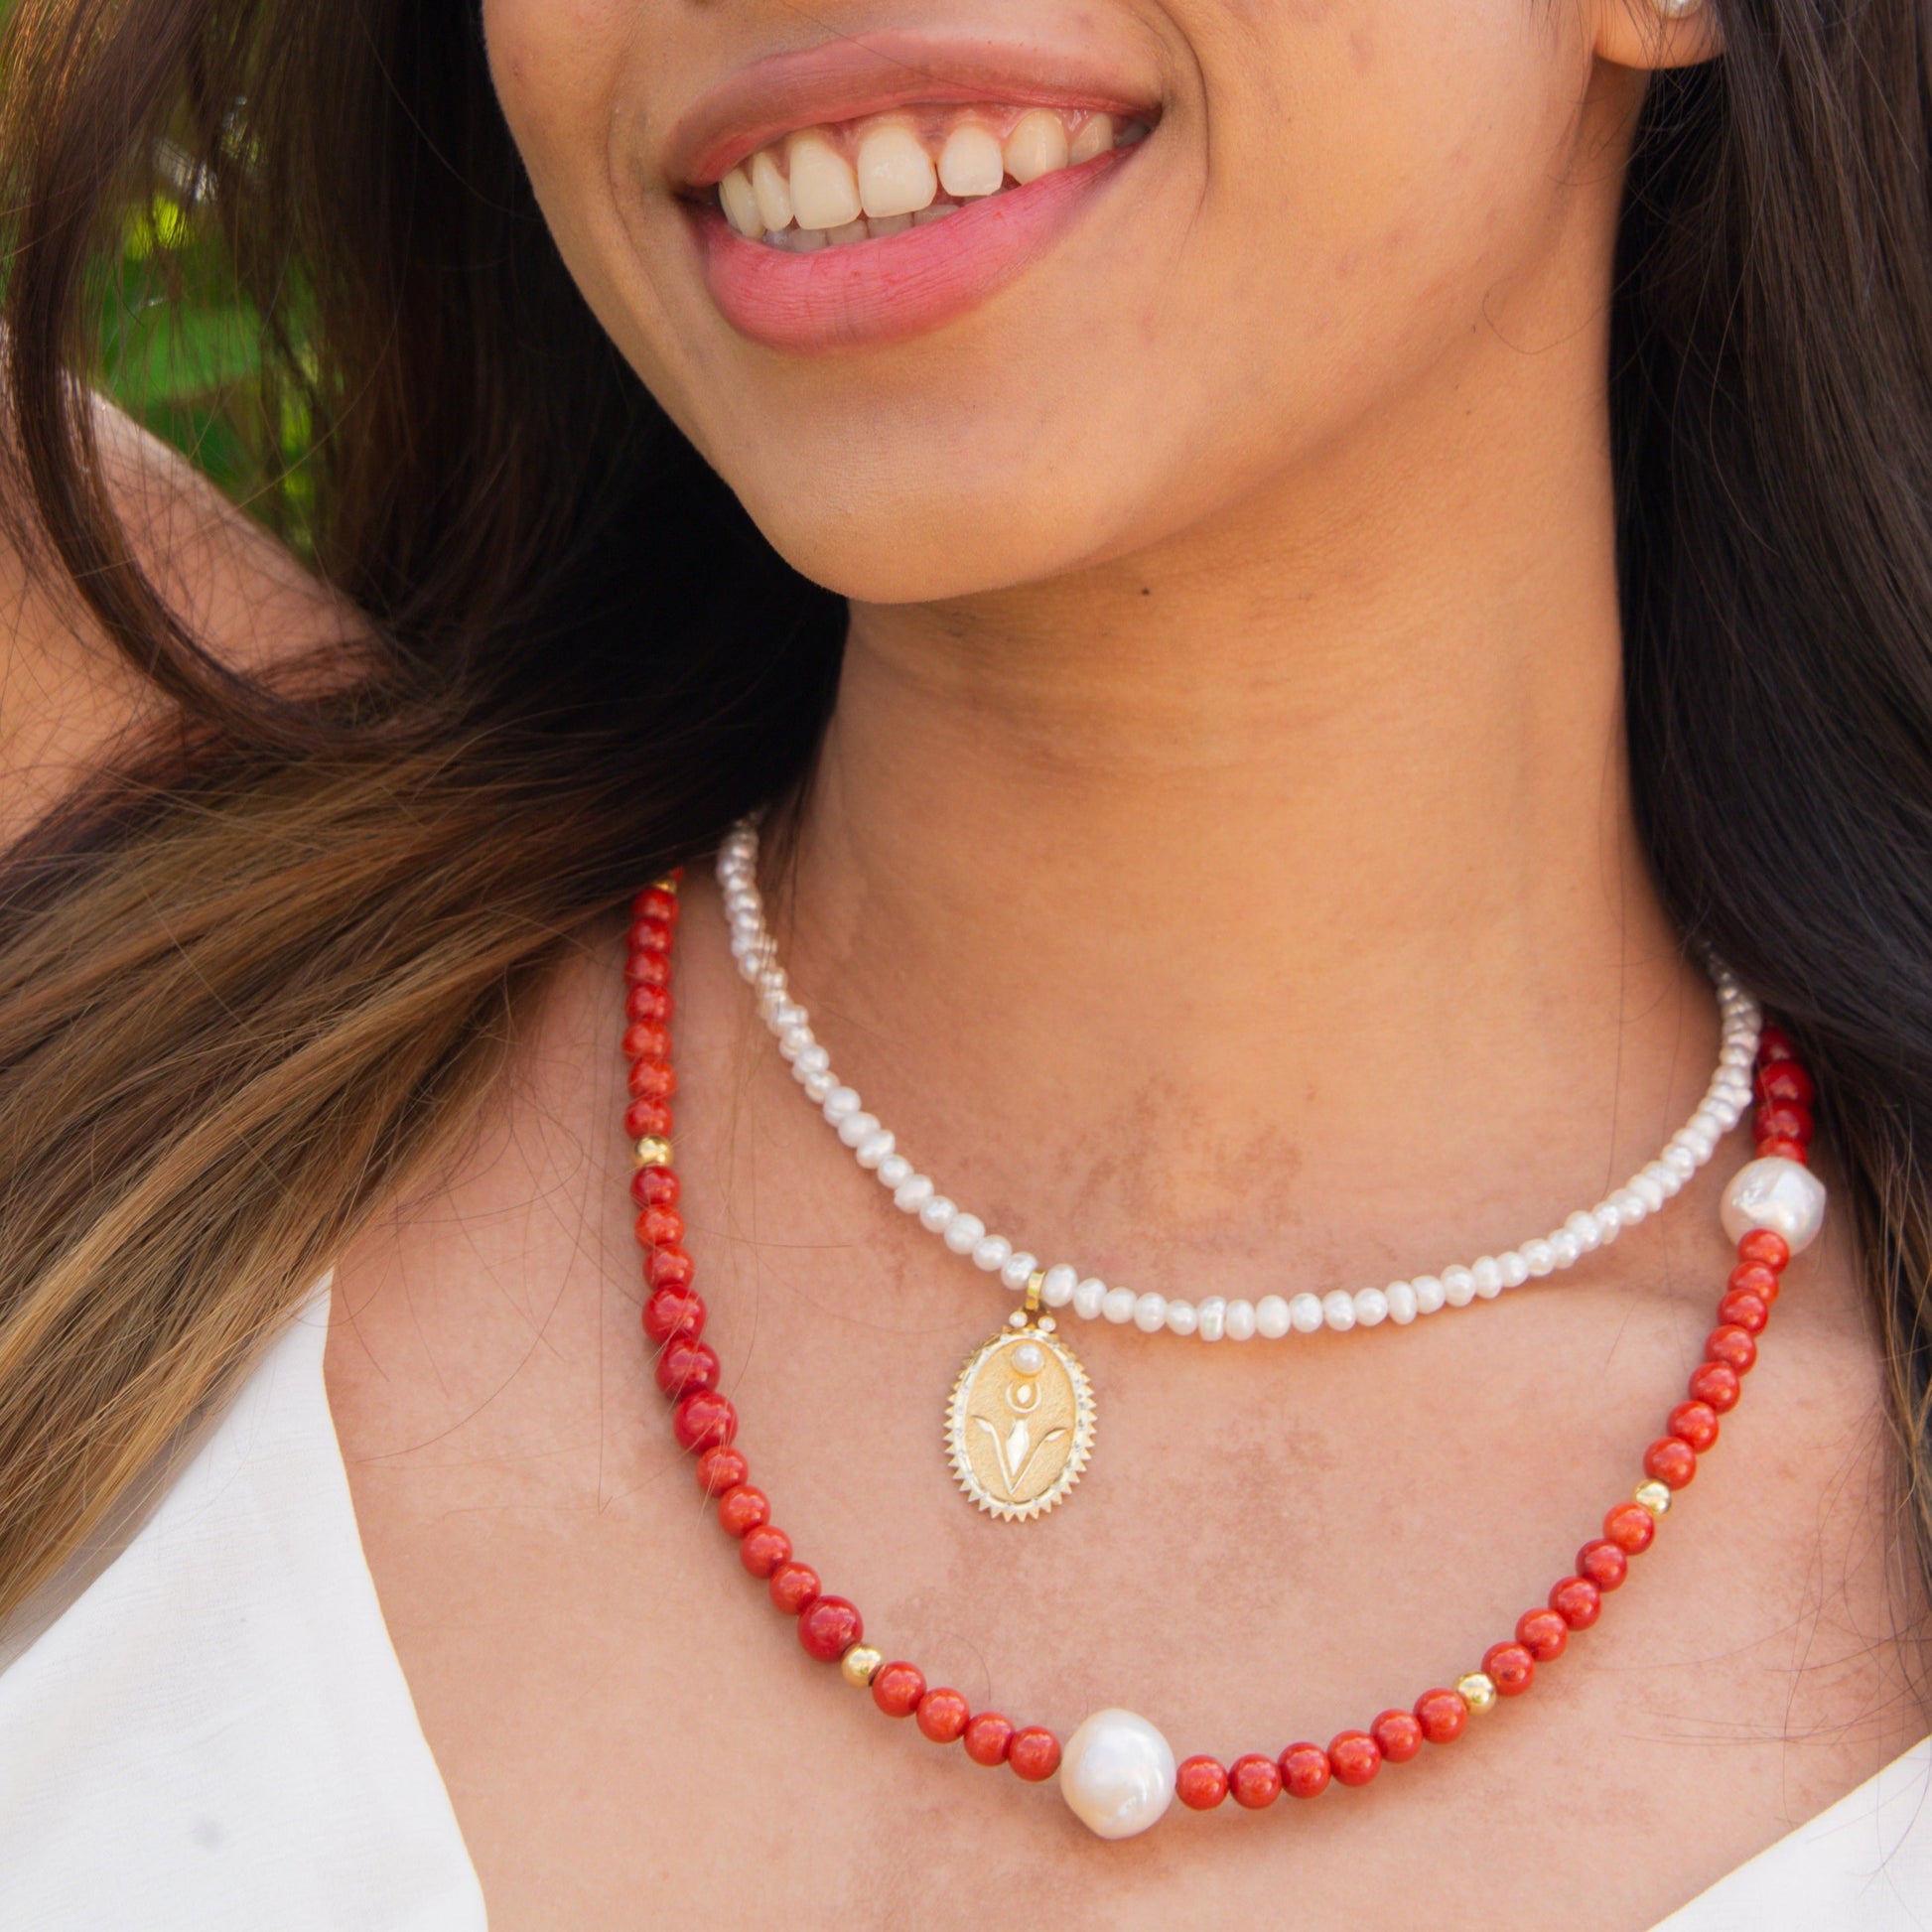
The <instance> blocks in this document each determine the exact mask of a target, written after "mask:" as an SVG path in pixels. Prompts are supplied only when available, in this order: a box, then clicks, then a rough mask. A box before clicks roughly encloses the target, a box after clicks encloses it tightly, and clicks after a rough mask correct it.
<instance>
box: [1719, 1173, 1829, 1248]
mask: <svg viewBox="0 0 1932 1932" xmlns="http://www.w3.org/2000/svg"><path fill="white" fill-rule="evenodd" d="M1719 1215H1720V1218H1721V1219H1722V1220H1723V1221H1724V1227H1725V1233H1726V1234H1727V1235H1729V1236H1730V1238H1731V1239H1732V1240H1733V1241H1739V1240H1742V1239H1743V1237H1744V1236H1745V1235H1747V1234H1748V1233H1750V1231H1751V1230H1752V1229H1753V1228H1769V1229H1771V1231H1772V1232H1773V1233H1774V1234H1781V1235H1783V1236H1784V1240H1785V1245H1786V1246H1787V1247H1788V1248H1789V1249H1790V1250H1791V1252H1792V1253H1793V1254H1794V1255H1797V1254H1803V1253H1804V1251H1805V1250H1806V1249H1807V1248H1809V1247H1810V1246H1811V1244H1812V1243H1813V1242H1814V1241H1816V1240H1817V1239H1818V1230H1819V1229H1820V1228H1822V1227H1823V1226H1824V1225H1825V1184H1824V1182H1823V1181H1821V1180H1820V1179H1819V1178H1818V1176H1817V1175H1816V1174H1815V1173H1812V1171H1811V1170H1810V1169H1809V1168H1807V1167H1804V1166H1802V1165H1801V1164H1800V1163H1799V1162H1796V1161H1787V1160H1785V1159H1784V1158H1783V1156H1781V1155H1776V1154H1773V1155H1767V1156H1766V1157H1765V1158H1764V1159H1763V1160H1761V1161H1753V1162H1751V1163H1750V1164H1749V1165H1748V1166H1746V1167H1742V1168H1739V1169H1738V1171H1737V1173H1735V1174H1734V1175H1732V1177H1731V1182H1730V1185H1729V1186H1728V1187H1726V1188H1725V1197H1724V1204H1723V1206H1722V1207H1721V1208H1720V1209H1719Z"/></svg>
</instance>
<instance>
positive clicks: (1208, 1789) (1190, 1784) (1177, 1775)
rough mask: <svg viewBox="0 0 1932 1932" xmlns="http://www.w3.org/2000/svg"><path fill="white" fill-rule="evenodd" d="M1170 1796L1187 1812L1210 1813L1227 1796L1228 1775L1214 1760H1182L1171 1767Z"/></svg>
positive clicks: (1209, 1758)
mask: <svg viewBox="0 0 1932 1932" xmlns="http://www.w3.org/2000/svg"><path fill="white" fill-rule="evenodd" d="M1173 1795H1174V1796H1175V1797H1176V1798H1178V1799H1179V1800H1180V1802H1181V1803H1182V1804H1183V1805H1185V1806H1186V1807H1187V1809H1188V1810H1189V1811H1212V1810H1213V1809H1214V1807H1215V1806H1216V1805H1218V1804H1220V1803H1221V1802H1222V1801H1223V1800H1224V1799H1225V1798H1226V1797H1227V1795H1228V1774H1227V1771H1226V1769H1225V1767H1224V1766H1223V1765H1222V1763H1221V1760H1220V1759H1219V1758H1217V1757H1183V1758H1182V1759H1181V1760H1180V1762H1179V1764H1178V1765H1176V1766H1175V1767H1174V1774H1173Z"/></svg>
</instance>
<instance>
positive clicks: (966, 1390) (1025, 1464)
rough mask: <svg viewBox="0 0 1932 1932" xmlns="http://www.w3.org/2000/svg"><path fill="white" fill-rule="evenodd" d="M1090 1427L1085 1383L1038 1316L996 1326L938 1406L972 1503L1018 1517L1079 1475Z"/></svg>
mask: <svg viewBox="0 0 1932 1932" xmlns="http://www.w3.org/2000/svg"><path fill="white" fill-rule="evenodd" d="M1016 1319H1018V1320H1021V1321H1023V1322H1024V1321H1025V1317H1024V1316H1016ZM1093 1425H1094V1408H1093V1385H1092V1384H1091V1383H1090V1382H1089V1381H1088V1380H1087V1372H1086V1370H1085V1369H1084V1368H1082V1367H1081V1366H1080V1363H1079V1360H1078V1358H1077V1357H1076V1356H1075V1355H1074V1353H1073V1351H1072V1350H1071V1349H1070V1348H1068V1347H1067V1345H1066V1344H1065V1343H1064V1342H1063V1341H1061V1340H1060V1338H1059V1337H1058V1335H1057V1334H1055V1333H1054V1331H1053V1318H1052V1316H1051V1315H1046V1316H1044V1317H1043V1318H1042V1319H1041V1320H1039V1321H1038V1322H1036V1323H1035V1322H1025V1325H1023V1326H1019V1327H1013V1328H1007V1329H1003V1330H1002V1331H1001V1332H1000V1333H999V1334H997V1335H995V1336H994V1337H993V1339H992V1340H991V1341H989V1342H986V1343H984V1344H983V1345H982V1346H981V1347H979V1348H978V1349H976V1350H975V1351H974V1352H973V1354H972V1355H971V1356H970V1357H969V1358H968V1359H967V1363H966V1366H965V1367H964V1368H962V1369H961V1370H960V1371H959V1379H958V1381H956V1382H955V1383H954V1384H953V1389H952V1401H951V1403H950V1404H949V1405H948V1407H947V1410H946V1447H947V1449H948V1450H949V1452H950V1455H951V1460H952V1467H953V1474H954V1475H955V1476H956V1477H957V1478H958V1479H959V1486H960V1488H962V1489H963V1490H964V1491H965V1492H966V1494H967V1495H968V1496H970V1497H971V1498H972V1500H973V1501H974V1502H976V1503H977V1504H978V1505H979V1506H980V1508H981V1509H983V1510H985V1511H987V1513H988V1514H989V1515H993V1516H997V1517H999V1518H1000V1520H1001V1521H1002V1522H1005V1523H1026V1522H1031V1521H1032V1520H1033V1519H1034V1518H1035V1516H1042V1515H1044V1514H1045V1513H1046V1511H1047V1510H1049V1509H1051V1508H1052V1507H1053V1505H1054V1504H1055V1503H1057V1502H1058V1501H1060V1499H1061V1498H1062V1497H1064V1496H1065V1494H1066V1492H1067V1491H1068V1490H1069V1489H1071V1488H1072V1487H1073V1485H1074V1484H1075V1483H1076V1482H1078V1481H1079V1480H1080V1472H1081V1471H1082V1470H1083V1469H1084V1468H1085V1467H1086V1466H1087V1457H1088V1455H1089V1454H1091V1453H1092V1450H1093Z"/></svg>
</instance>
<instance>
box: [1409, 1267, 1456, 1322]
mask: <svg viewBox="0 0 1932 1932" xmlns="http://www.w3.org/2000/svg"><path fill="white" fill-rule="evenodd" d="M1409 1286H1410V1287H1411V1288H1413V1289H1414V1290H1415V1291H1416V1312H1417V1313H1418V1314H1434V1313H1435V1312H1436V1311H1437V1310H1438V1309H1440V1308H1441V1307H1442V1306H1443V1304H1444V1303H1445V1302H1447V1301H1448V1300H1449V1289H1448V1287H1447V1286H1446V1285H1445V1284H1444V1282H1443V1280H1442V1278H1441V1277H1440V1276H1437V1275H1418V1276H1417V1277H1416V1279H1415V1280H1414V1281H1413V1282H1411V1283H1410V1284H1409Z"/></svg>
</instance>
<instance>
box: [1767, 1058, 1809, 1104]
mask: <svg viewBox="0 0 1932 1932" xmlns="http://www.w3.org/2000/svg"><path fill="white" fill-rule="evenodd" d="M1757 1097H1758V1099H1759V1100H1761V1101H1764V1102H1765V1103H1767V1104H1775V1103H1776V1102H1778V1101H1781V1100H1788V1101H1790V1102H1791V1104H1792V1105H1793V1106H1796V1107H1809V1106H1810V1105H1811V1103H1812V1102H1813V1101H1814V1100H1816V1099H1817V1098H1818V1090H1817V1089H1816V1088H1815V1087H1814V1086H1813V1085H1812V1084H1811V1075H1810V1074H1809V1073H1807V1072H1806V1071H1805V1070H1804V1068H1803V1067H1802V1066H1800V1065H1799V1064H1798V1062H1797V1061H1796V1060H1778V1061H1775V1062H1773V1063H1772V1064H1771V1065H1769V1066H1761V1067H1759V1068H1758V1070H1757Z"/></svg>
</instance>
